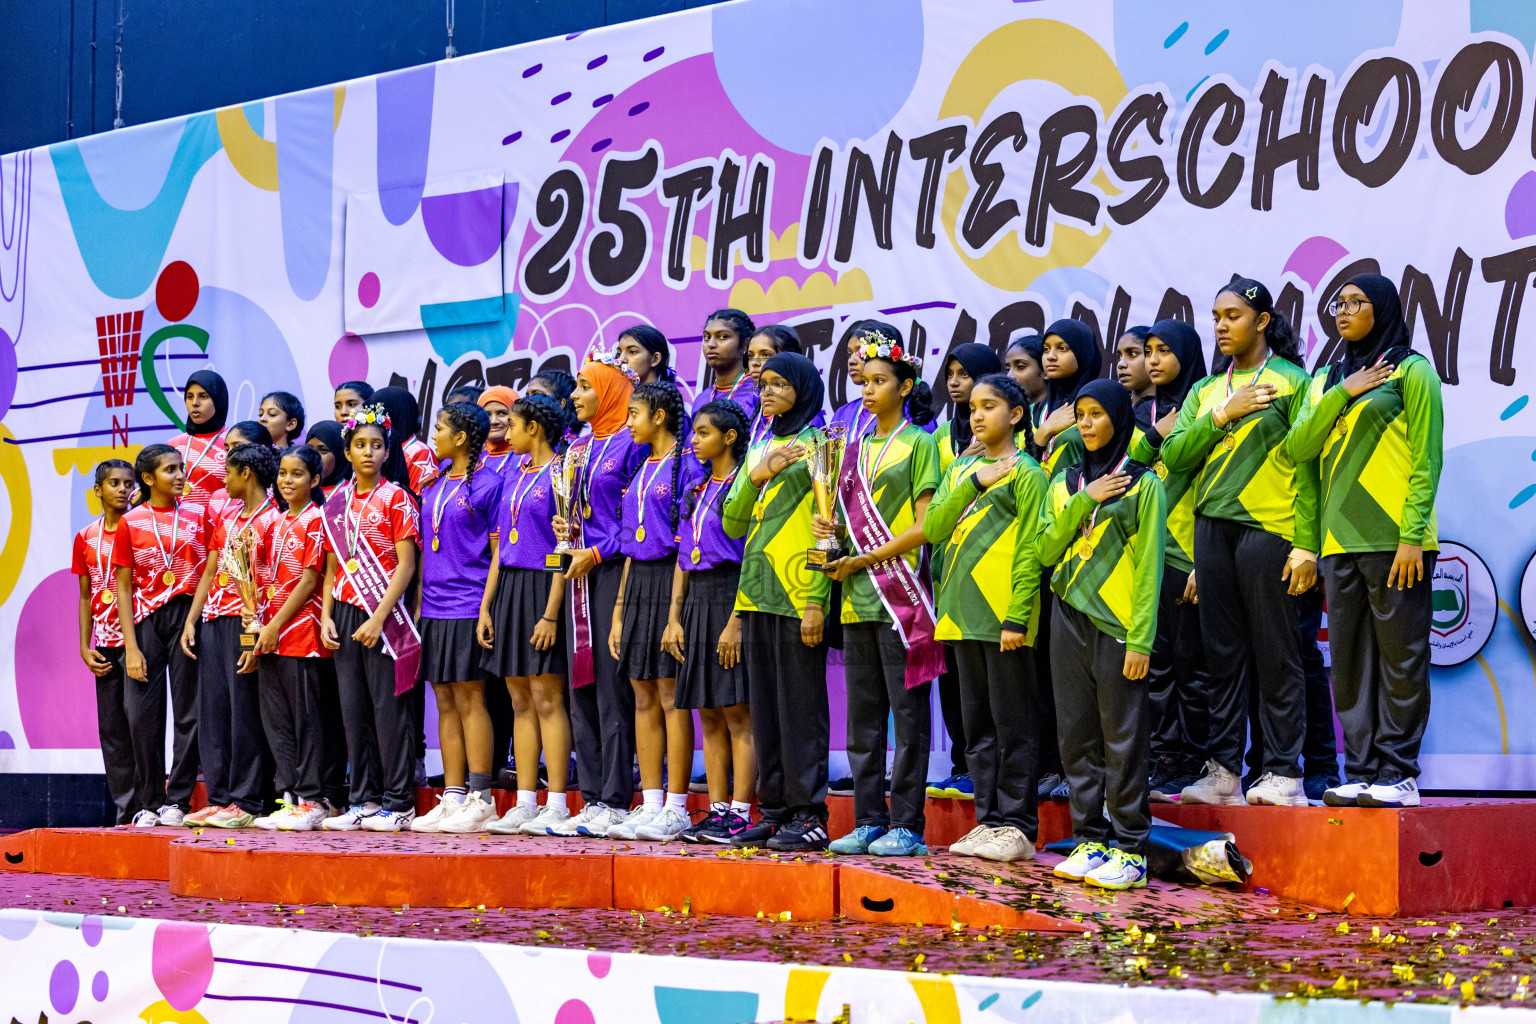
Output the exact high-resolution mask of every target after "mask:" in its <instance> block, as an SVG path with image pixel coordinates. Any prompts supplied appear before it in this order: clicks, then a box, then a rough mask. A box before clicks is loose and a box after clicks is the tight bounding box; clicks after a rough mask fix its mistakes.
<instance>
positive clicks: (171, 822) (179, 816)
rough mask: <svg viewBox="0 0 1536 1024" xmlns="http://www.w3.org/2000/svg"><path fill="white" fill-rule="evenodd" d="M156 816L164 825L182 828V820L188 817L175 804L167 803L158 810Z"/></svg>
mask: <svg viewBox="0 0 1536 1024" xmlns="http://www.w3.org/2000/svg"><path fill="white" fill-rule="evenodd" d="M156 817H158V818H159V819H160V824H162V825H165V826H168V827H170V828H180V827H181V825H182V822H183V821H184V820H185V819H186V813H185V812H184V811H182V809H181V808H180V807H177V806H176V805H175V804H166V805H165V806H164V807H162V808H160V810H159V811H158V812H156Z"/></svg>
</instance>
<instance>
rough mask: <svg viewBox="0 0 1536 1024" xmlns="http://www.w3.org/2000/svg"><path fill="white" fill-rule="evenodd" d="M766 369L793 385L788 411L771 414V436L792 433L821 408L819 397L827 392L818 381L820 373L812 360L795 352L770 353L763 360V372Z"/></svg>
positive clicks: (813, 417) (814, 416) (792, 434)
mask: <svg viewBox="0 0 1536 1024" xmlns="http://www.w3.org/2000/svg"><path fill="white" fill-rule="evenodd" d="M769 370H772V371H773V372H774V373H776V374H778V375H779V376H780V377H783V378H784V379H785V380H786V381H787V382H788V383H789V386H790V387H792V388H794V389H795V404H794V405H793V406H792V407H791V408H790V410H789V412H786V413H781V414H780V415H778V416H775V417H774V418H773V425H772V428H771V429H772V430H773V436H774V437H794V436H795V435H796V434H798V433H800V431H802V430H804V429H805V427H806V424H808V423H810V422H811V420H813V419H815V418H816V414H817V413H819V412H821V403H822V399H823V398H824V397H825V394H826V392H825V389H824V387H823V385H822V383H821V373H820V371H818V370H817V369H816V364H815V363H813V362H811V361H810V360H809V359H807V358H806V357H805V356H803V355H800V354H799V353H798V352H780V353H779V354H778V355H776V356H770V357H769V358H768V361H767V362H766V363H764V364H763V372H764V373H767V372H768V371H769Z"/></svg>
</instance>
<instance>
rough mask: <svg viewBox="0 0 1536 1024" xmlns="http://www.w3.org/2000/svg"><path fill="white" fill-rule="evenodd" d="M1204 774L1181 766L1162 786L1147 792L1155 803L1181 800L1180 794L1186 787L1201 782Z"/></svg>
mask: <svg viewBox="0 0 1536 1024" xmlns="http://www.w3.org/2000/svg"><path fill="white" fill-rule="evenodd" d="M1202 774H1204V773H1203V772H1192V771H1189V770H1187V769H1183V768H1180V769H1178V770H1177V771H1175V772H1174V773H1173V775H1172V776H1170V777H1169V778H1168V779H1167V780H1166V781H1164V782H1163V784H1162V785H1161V786H1158V787H1156V788H1154V789H1152V790H1151V791H1150V792H1149V793H1148V794H1147V796H1148V799H1150V800H1151V801H1152V802H1153V803H1154V804H1171V803H1176V802H1177V801H1178V800H1179V796H1180V794H1181V793H1183V792H1184V787H1185V786H1193V785H1194V784H1195V783H1197V782H1199V781H1200V776H1201V775H1202Z"/></svg>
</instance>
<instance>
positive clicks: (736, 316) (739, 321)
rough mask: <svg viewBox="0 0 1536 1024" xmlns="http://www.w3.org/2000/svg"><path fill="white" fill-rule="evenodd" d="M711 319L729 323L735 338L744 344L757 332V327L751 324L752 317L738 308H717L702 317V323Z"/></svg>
mask: <svg viewBox="0 0 1536 1024" xmlns="http://www.w3.org/2000/svg"><path fill="white" fill-rule="evenodd" d="M711 320H724V321H725V322H726V323H728V324H730V325H731V330H733V331H735V332H736V340H737V342H738V343H739V344H742V345H745V344H746V343H747V342H748V341H750V340H751V339H752V335H754V334H756V333H757V328H756V327H754V326H753V325H752V318H751V317H749V316H747V314H745V313H743V312H742V311H741V310H739V309H717V310H715V311H714V312H713V313H711V314H709V316H707V317H705V318H704V323H705V324H708V323H709V322H710V321H711Z"/></svg>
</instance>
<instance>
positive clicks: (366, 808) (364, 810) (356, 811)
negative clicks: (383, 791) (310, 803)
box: [320, 800, 380, 832]
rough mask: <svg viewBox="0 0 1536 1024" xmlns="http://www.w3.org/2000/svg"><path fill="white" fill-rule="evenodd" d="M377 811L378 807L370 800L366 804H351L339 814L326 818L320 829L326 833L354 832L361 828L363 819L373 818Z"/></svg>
mask: <svg viewBox="0 0 1536 1024" xmlns="http://www.w3.org/2000/svg"><path fill="white" fill-rule="evenodd" d="M379 810H380V808H379V805H378V804H376V803H374V802H373V801H371V800H370V801H369V802H368V803H366V804H353V805H352V806H351V807H348V808H347V809H346V810H344V811H342V812H341V813H340V814H338V815H335V816H334V817H330V818H326V819H325V820H324V821H322V822H321V823H320V827H321V828H323V829H325V830H326V831H327V832H356V831H357V830H358V829H360V828H362V827H363V819H364V818H371V817H373V816H374V815H375V814H378V813H379Z"/></svg>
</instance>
